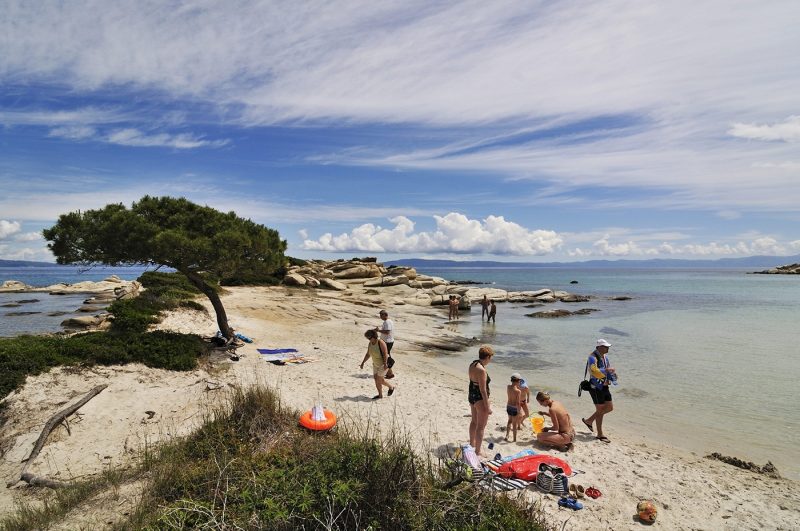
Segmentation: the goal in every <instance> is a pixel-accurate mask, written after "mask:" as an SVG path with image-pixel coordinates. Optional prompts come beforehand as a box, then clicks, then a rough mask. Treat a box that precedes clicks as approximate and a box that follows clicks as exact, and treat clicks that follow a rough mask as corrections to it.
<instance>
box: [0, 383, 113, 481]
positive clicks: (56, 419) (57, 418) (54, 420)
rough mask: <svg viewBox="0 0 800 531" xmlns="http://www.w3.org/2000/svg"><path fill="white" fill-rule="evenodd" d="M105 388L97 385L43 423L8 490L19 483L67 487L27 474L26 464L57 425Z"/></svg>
mask: <svg viewBox="0 0 800 531" xmlns="http://www.w3.org/2000/svg"><path fill="white" fill-rule="evenodd" d="M106 387H108V385H98V386H97V387H95V388H93V389H92V390H91V391H89V392H88V393H86V394H85V395H84V396H83V398H81V399H80V400H78V401H77V402H75V403H74V404H72V405H71V406H69V407H67V408H65V409H62V410H61V411H59V412H58V413H56V414H54V415H53V416H52V417H50V419H49V420H48V421H47V422H46V423H45V425H44V428H42V433H41V435H39V438H38V439H37V440H36V444H34V445H33V450H31V454H30V455H29V456H28V457H27V458H26V459H25V460H24V461H23V462H24V463H25V466H23V467H22V472H20V477H19V479H18V480H16V481H13V482H9V483H8V484H7V485H6V487H9V488H10V487H13V486H14V485H16V484H17V483H18V482H19V481H25V482H26V483H29V484H30V485H34V486H42V487H50V488H51V489H56V488H60V487H64V486H66V485H67V484H66V483H61V482H60V481H53V480H51V479H47V478H43V477H38V476H34V475H33V474H30V473H28V472H27V470H28V464H30V463H31V462H32V461H33V460H34V459H35V458H36V456H38V455H39V452H41V451H42V448H43V447H44V443H45V441H47V437H48V435H50V432H51V431H53V429H54V428H55V427H56V426H57V425H58V424H59V423H61V422H64V421H65V420H66V418H67V417H68V416H70V415H72V414H73V413H75V412H76V411H78V410H79V409H80V408H82V407H83V406H84V405H85V404H86V403H87V402H88V401H89V400H91V399H92V398H94V397H95V396H97V395H98V394H99V393H100V392H101V391H102V390H103V389H105V388H106Z"/></svg>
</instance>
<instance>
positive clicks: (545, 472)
mask: <svg viewBox="0 0 800 531" xmlns="http://www.w3.org/2000/svg"><path fill="white" fill-rule="evenodd" d="M536 486H537V487H539V488H540V489H542V490H543V491H544V492H547V493H549V494H555V495H557V496H566V495H567V493H568V492H569V480H568V479H567V476H565V475H564V470H563V469H561V468H559V467H557V466H551V465H548V464H547V463H542V464H540V465H539V473H538V474H537V475H536Z"/></svg>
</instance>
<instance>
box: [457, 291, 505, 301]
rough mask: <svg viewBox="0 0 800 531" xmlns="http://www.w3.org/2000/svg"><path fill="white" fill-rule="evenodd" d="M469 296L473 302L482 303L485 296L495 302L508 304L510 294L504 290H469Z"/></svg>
mask: <svg viewBox="0 0 800 531" xmlns="http://www.w3.org/2000/svg"><path fill="white" fill-rule="evenodd" d="M466 294H467V296H468V297H469V298H470V299H471V300H473V301H478V302H480V301H481V300H483V296H484V295H486V297H487V298H488V299H489V300H491V301H495V302H506V301H507V300H508V292H507V291H506V290H504V289H497V288H469V289H467V292H466Z"/></svg>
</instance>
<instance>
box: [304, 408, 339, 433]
mask: <svg viewBox="0 0 800 531" xmlns="http://www.w3.org/2000/svg"><path fill="white" fill-rule="evenodd" d="M324 412H325V420H314V419H313V418H312V417H311V410H309V411H306V412H305V413H303V414H302V415H301V416H300V425H301V426H302V427H304V428H306V429H309V430H311V431H328V430H329V429H331V428H333V427H334V426H336V415H335V414H334V412H333V411H330V410H328V409H325V410H324Z"/></svg>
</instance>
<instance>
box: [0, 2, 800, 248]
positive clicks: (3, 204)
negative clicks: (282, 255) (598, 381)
mask: <svg viewBox="0 0 800 531" xmlns="http://www.w3.org/2000/svg"><path fill="white" fill-rule="evenodd" d="M4 11H5V15H6V16H7V17H8V20H13V21H14V24H10V25H6V26H5V29H6V30H7V31H5V36H4V37H2V38H0V86H2V88H3V91H2V93H0V94H2V95H0V124H2V128H0V141H1V142H2V143H0V145H2V146H3V148H2V149H3V151H4V153H3V157H0V185H2V186H3V188H4V190H5V191H6V193H5V194H4V196H3V197H2V198H0V218H2V221H0V258H29V259H47V258H49V254H48V253H47V251H46V249H45V248H44V245H45V242H44V241H43V240H41V238H40V237H37V236H36V235H37V234H38V232H39V231H40V230H41V228H43V227H45V226H48V225H50V224H52V223H53V222H54V221H55V219H56V218H57V216H58V214H59V213H62V212H65V211H68V210H74V209H87V208H96V207H100V206H102V205H104V204H106V203H109V202H123V203H130V202H131V201H135V200H136V199H138V198H139V197H141V196H142V195H144V194H146V193H149V194H170V195H183V196H186V197H187V198H189V199H191V200H194V201H197V202H200V203H205V204H209V205H210V206H214V207H216V208H220V209H223V210H235V211H236V212H237V213H240V214H241V215H244V216H247V217H251V218H252V219H254V220H256V221H258V222H262V223H265V224H268V225H270V226H273V227H275V228H277V229H278V230H280V231H281V233H282V234H283V235H284V237H287V238H288V240H289V244H290V253H293V254H295V255H298V256H303V255H305V256H313V255H315V254H319V253H331V254H343V253H348V252H355V251H359V252H362V251H367V252H376V253H386V254H388V255H390V256H394V255H397V256H401V255H403V256H409V253H414V254H422V255H426V256H433V255H443V256H459V257H479V256H485V255H494V256H502V257H507V258H508V259H512V260H513V259H520V257H544V256H547V257H548V260H549V259H566V260H569V259H580V258H583V257H588V256H613V257H625V256H637V257H641V256H652V257H656V256H672V257H691V256H703V257H714V256H718V257H722V256H735V255H747V254H791V253H793V252H797V251H798V250H800V249H798V245H797V242H798V237H800V235H798V233H797V230H796V227H797V226H798V225H797V221H798V220H800V91H798V90H796V87H797V86H798V85H800V54H797V53H795V52H794V51H795V50H798V49H800V32H797V31H796V30H795V28H796V27H797V25H798V23H800V4H798V3H797V2H795V1H791V0H776V1H774V2H769V3H763V2H755V1H747V0H736V1H730V0H726V1H722V0H710V1H708V2H703V3H697V2H689V1H684V0H682V1H675V2H669V3H654V2H638V1H634V0H609V1H608V2H600V3H598V2H589V1H588V0H567V1H563V2H521V1H506V0H500V1H498V2H493V3H490V4H487V3H485V2H477V1H462V2H445V3H437V4H431V3H430V2H422V1H416V0H413V1H409V2H403V3H400V4H389V5H379V4H376V3H374V2H365V1H344V2H336V3H326V2H312V3H306V4H302V5H300V4H297V5H287V4H280V3H272V2H260V3H253V2H247V1H244V0H242V1H238V0H232V1H230V2H225V3H201V4H195V3H191V4H190V3H183V2H166V3H164V2H155V1H144V2H114V3H100V2H94V1H90V0H86V1H75V2H68V3H59V4H47V3H45V4H32V3H30V2H24V1H21V0H8V1H7V2H4ZM387 220H388V221H389V223H390V226H388V227H383V226H382V225H385V224H386V222H387ZM309 233H310V235H309Z"/></svg>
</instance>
